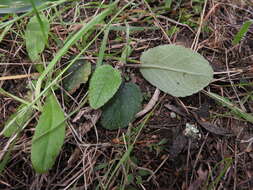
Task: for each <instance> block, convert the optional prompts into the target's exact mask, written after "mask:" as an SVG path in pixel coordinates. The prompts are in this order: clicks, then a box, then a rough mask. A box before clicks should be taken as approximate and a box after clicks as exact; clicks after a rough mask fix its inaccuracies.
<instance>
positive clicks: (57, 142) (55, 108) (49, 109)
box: [31, 94, 66, 173]
mask: <svg viewBox="0 0 253 190" xmlns="http://www.w3.org/2000/svg"><path fill="white" fill-rule="evenodd" d="M65 126H66V123H65V117H64V112H63V111H62V109H61V107H60V105H59V104H58V102H57V99H56V98H55V96H54V95H53V94H52V95H50V96H49V97H48V98H47V100H46V102H45V105H44V107H43V112H42V114H41V116H40V119H39V122H38V125H37V126H36V128H35V134H34V136H33V139H32V152H31V160H32V164H33V167H34V169H35V170H36V172H38V173H44V172H47V171H48V170H49V169H50V168H51V167H52V166H53V164H54V162H55V159H56V157H57V156H58V154H59V152H60V150H61V147H62V145H63V142H64V137H65Z"/></svg>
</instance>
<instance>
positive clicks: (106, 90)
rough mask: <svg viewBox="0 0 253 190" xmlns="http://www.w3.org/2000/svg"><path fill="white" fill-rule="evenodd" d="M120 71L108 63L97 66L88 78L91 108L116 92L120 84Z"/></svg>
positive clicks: (102, 103) (102, 102)
mask: <svg viewBox="0 0 253 190" xmlns="http://www.w3.org/2000/svg"><path fill="white" fill-rule="evenodd" d="M121 80H122V79H121V76H120V72H119V71H118V70H117V69H114V68H113V67H112V66H110V65H102V66H99V67H98V68H97V69H96V70H95V72H94V74H93V75H92V77H91V80H90V86H89V102H90V106H91V107H92V108H93V109H98V108H100V107H101V106H103V105H104V104H105V103H106V102H107V101H108V100H110V99H111V98H112V97H113V95H114V94H115V93H116V92H117V90H118V88H119V86H120V84H121Z"/></svg>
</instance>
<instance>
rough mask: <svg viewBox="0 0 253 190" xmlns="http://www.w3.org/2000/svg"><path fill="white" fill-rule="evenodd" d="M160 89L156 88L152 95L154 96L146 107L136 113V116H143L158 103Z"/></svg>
mask: <svg viewBox="0 0 253 190" xmlns="http://www.w3.org/2000/svg"><path fill="white" fill-rule="evenodd" d="M159 95H160V90H159V89H158V88H156V89H155V92H154V94H153V96H152V98H151V99H150V100H149V102H148V104H147V105H146V106H145V107H144V109H143V110H141V111H140V112H139V113H137V114H136V115H135V117H136V118H138V117H141V116H143V115H145V114H146V113H148V112H149V111H150V110H151V109H152V108H153V107H154V106H155V104H156V102H157V101H158V99H159Z"/></svg>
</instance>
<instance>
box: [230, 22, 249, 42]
mask: <svg viewBox="0 0 253 190" xmlns="http://www.w3.org/2000/svg"><path fill="white" fill-rule="evenodd" d="M252 23H253V21H251V20H248V21H246V22H245V23H243V25H242V27H241V29H240V30H239V32H238V33H237V34H236V35H235V37H234V39H233V42H232V44H233V45H236V44H238V43H239V42H240V41H241V40H242V38H243V37H244V35H245V34H246V33H247V32H248V31H249V27H250V26H251V24H252Z"/></svg>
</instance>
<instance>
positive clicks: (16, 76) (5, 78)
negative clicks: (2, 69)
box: [0, 73, 39, 81]
mask: <svg viewBox="0 0 253 190" xmlns="http://www.w3.org/2000/svg"><path fill="white" fill-rule="evenodd" d="M34 76H39V73H32V74H25V75H14V76H4V77H0V81H3V80H13V79H22V78H28V77H34Z"/></svg>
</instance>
